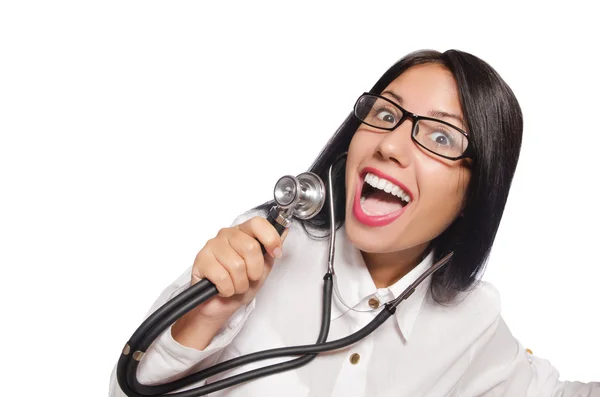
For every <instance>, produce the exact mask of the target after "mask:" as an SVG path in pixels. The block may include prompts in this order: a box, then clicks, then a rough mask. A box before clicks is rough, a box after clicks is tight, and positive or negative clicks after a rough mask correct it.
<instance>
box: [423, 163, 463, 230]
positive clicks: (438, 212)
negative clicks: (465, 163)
mask: <svg viewBox="0 0 600 397" xmlns="http://www.w3.org/2000/svg"><path fill="white" fill-rule="evenodd" d="M419 180H420V181H421V183H420V184H419V192H420V194H421V198H422V203H421V204H422V206H423V207H426V208H427V209H428V212H430V213H431V214H435V216H436V217H439V218H440V220H441V221H442V222H444V223H446V222H448V220H453V219H454V218H455V217H456V216H458V214H459V213H460V211H461V210H462V205H463V202H464V199H465V197H466V192H467V187H468V185H469V180H470V173H469V171H468V170H467V169H465V168H458V167H457V168H455V169H454V168H452V169H449V168H445V167H443V168H441V169H438V170H435V172H423V173H422V174H421V175H419Z"/></svg>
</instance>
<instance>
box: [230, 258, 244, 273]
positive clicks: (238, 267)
mask: <svg viewBox="0 0 600 397" xmlns="http://www.w3.org/2000/svg"><path fill="white" fill-rule="evenodd" d="M229 266H230V268H231V270H232V271H234V272H236V273H240V272H241V271H243V270H246V262H244V261H243V260H241V259H239V260H233V261H232V262H231V264H230V265H229Z"/></svg>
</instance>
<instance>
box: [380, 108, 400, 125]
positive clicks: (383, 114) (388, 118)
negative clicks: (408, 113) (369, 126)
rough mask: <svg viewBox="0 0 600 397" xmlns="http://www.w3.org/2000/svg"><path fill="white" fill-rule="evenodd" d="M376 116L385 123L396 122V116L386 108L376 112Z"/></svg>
mask: <svg viewBox="0 0 600 397" xmlns="http://www.w3.org/2000/svg"><path fill="white" fill-rule="evenodd" d="M377 118H378V119H379V120H381V121H385V122H386V123H391V124H395V123H396V117H395V116H394V115H393V114H392V113H390V112H388V111H387V110H381V111H379V112H378V113H377Z"/></svg>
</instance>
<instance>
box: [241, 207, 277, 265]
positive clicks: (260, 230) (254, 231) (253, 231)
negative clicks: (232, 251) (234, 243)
mask: <svg viewBox="0 0 600 397" xmlns="http://www.w3.org/2000/svg"><path fill="white" fill-rule="evenodd" d="M238 229H239V230H241V231H243V232H244V233H246V234H247V235H249V236H250V237H253V238H254V239H256V240H258V241H260V243H262V245H263V246H264V247H265V249H266V251H267V253H269V255H271V257H273V258H279V257H280V256H281V254H282V251H281V244H282V239H281V236H280V235H279V233H277V230H275V228H274V227H273V225H271V224H270V223H269V221H268V220H266V219H265V218H263V217H260V216H255V217H254V218H252V219H249V220H248V221H246V222H244V223H242V224H241V225H239V226H238ZM259 249H260V248H259Z"/></svg>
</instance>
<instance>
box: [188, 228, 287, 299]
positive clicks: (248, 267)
mask: <svg viewBox="0 0 600 397" xmlns="http://www.w3.org/2000/svg"><path fill="white" fill-rule="evenodd" d="M286 235H287V230H285V231H284V234H283V236H279V233H277V230H275V228H274V227H273V226H272V225H271V224H270V223H269V222H268V221H267V220H266V219H264V218H261V217H255V218H252V219H250V220H248V221H246V222H244V223H242V224H241V225H239V226H236V227H232V228H225V229H221V230H220V231H219V233H218V234H217V236H216V237H215V238H213V239H211V240H209V241H208V242H207V244H206V246H205V247H204V248H203V249H202V250H201V251H200V252H199V253H198V255H197V257H196V261H195V263H194V268H193V273H192V274H193V276H192V281H193V282H195V281H197V280H199V279H200V278H207V279H208V280H210V281H211V282H212V283H213V284H215V286H216V287H217V290H218V291H219V294H220V295H221V296H224V297H231V296H233V295H235V294H244V293H245V292H247V291H248V290H249V288H250V287H251V285H252V282H255V281H261V282H260V283H258V286H259V287H260V285H261V284H262V281H264V279H265V278H266V276H267V275H268V273H269V272H270V269H271V266H272V264H273V259H272V258H276V257H279V256H281V253H282V251H281V246H282V242H283V240H284V239H285V236H286ZM259 242H260V243H262V244H263V245H264V247H265V249H266V251H267V253H268V254H269V255H270V256H271V257H272V258H271V257H268V256H263V254H262V251H261V247H260V243H259ZM195 279H197V280H195Z"/></svg>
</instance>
